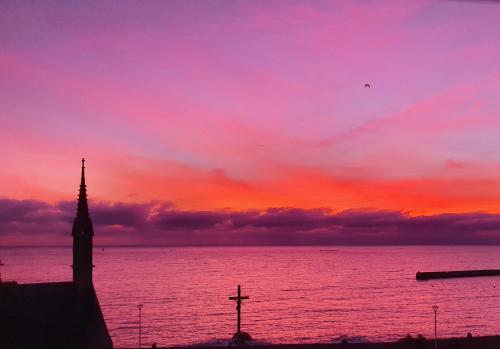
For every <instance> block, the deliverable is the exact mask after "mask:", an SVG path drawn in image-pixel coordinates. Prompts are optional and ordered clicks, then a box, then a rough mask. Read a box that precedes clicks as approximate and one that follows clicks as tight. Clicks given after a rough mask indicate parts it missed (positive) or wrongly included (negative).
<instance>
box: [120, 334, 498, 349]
mask: <svg viewBox="0 0 500 349" xmlns="http://www.w3.org/2000/svg"><path fill="white" fill-rule="evenodd" d="M437 347H438V349H499V348H500V335H495V336H478V337H472V338H467V337H452V338H441V339H439V338H438V340H437ZM142 348H143V349H145V348H151V345H149V346H146V345H143V346H142ZM156 348H157V349H160V348H162V349H228V348H240V349H241V348H249V349H250V348H255V349H433V348H434V339H426V340H425V343H417V341H416V340H415V338H414V341H411V342H409V341H405V339H401V340H398V341H396V342H365V343H359V342H357V343H349V342H346V343H290V344H255V345H253V344H249V345H226V346H222V345H213V346H212V345H192V346H189V345H184V346H167V347H162V346H157V347H156ZM114 349H138V348H137V347H116V348H114Z"/></svg>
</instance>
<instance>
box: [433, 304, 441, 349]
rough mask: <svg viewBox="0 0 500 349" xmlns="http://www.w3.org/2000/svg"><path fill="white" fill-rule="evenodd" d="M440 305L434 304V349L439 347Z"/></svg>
mask: <svg viewBox="0 0 500 349" xmlns="http://www.w3.org/2000/svg"><path fill="white" fill-rule="evenodd" d="M438 309H439V306H437V305H433V306H432V310H434V349H437V347H438V340H437V312H438Z"/></svg>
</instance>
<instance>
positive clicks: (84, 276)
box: [0, 159, 113, 349]
mask: <svg viewBox="0 0 500 349" xmlns="http://www.w3.org/2000/svg"><path fill="white" fill-rule="evenodd" d="M84 164H85V160H83V159H82V177H81V183H80V192H79V196H78V207H77V213H76V218H75V220H74V223H73V231H72V235H73V265H72V268H73V281H72V282H53V283H39V284H18V283H16V282H1V281H0V348H2V349H10V348H21V349H22V348H30V349H31V348H51V349H66V348H68V349H69V348H75V349H80V348H81V349H91V348H92V349H94V348H111V347H112V346H113V342H112V341H111V337H110V336H109V333H108V330H107V328H106V323H105V322H104V318H103V315H102V312H101V308H100V306H99V301H98V300H97V295H96V293H95V290H94V285H93V283H92V268H93V265H92V238H93V235H94V229H93V227H92V221H91V220H90V215H89V208H88V204H87V188H86V185H85V166H84Z"/></svg>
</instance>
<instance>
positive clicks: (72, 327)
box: [0, 282, 112, 349]
mask: <svg viewBox="0 0 500 349" xmlns="http://www.w3.org/2000/svg"><path fill="white" fill-rule="evenodd" d="M111 346H112V342H111V338H110V337H109V335H108V333H107V330H106V325H105V323H104V318H103V316H102V313H101V310H100V308H99V303H98V300H97V297H96V294H95V291H94V288H93V287H90V288H87V289H84V290H82V289H80V288H78V287H77V286H76V285H75V283H73V282H53V283H39V284H17V283H14V282H7V283H0V348H1V349H10V348H16V349H17V348H52V349H58V348H60V349H63V348H64V349H65V348H75V349H78V348H102V347H111Z"/></svg>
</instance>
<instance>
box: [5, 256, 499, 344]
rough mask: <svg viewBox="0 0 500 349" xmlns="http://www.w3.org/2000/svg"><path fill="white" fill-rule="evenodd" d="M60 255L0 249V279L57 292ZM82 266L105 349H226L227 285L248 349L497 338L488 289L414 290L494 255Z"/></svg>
mask: <svg viewBox="0 0 500 349" xmlns="http://www.w3.org/2000/svg"><path fill="white" fill-rule="evenodd" d="M71 253H72V252H71V248H66V247H55V248H45V247H44V248H5V247H4V248H0V259H1V261H2V262H3V264H4V265H3V266H1V267H0V271H1V276H2V279H3V280H4V281H5V280H15V281H17V282H19V283H34V282H51V281H68V280H70V279H71V268H70V264H71ZM94 264H95V268H94V285H95V288H96V291H97V295H98V298H99V302H100V305H101V308H102V311H103V313H104V318H105V320H106V324H107V327H108V329H109V331H110V334H111V336H112V339H113V342H114V345H115V347H131V346H137V345H138V338H139V325H140V328H141V329H140V332H141V337H142V344H143V346H151V344H152V343H157V345H158V346H160V345H161V346H181V345H197V344H214V345H220V344H225V343H228V340H229V339H230V338H231V336H232V335H233V334H234V332H235V331H236V304H235V302H234V301H231V300H229V298H228V297H230V296H235V295H236V292H237V285H241V290H242V295H243V296H248V297H249V299H248V300H244V301H243V304H242V307H241V328H242V330H244V331H246V332H249V333H250V334H251V335H252V337H253V338H254V340H255V342H256V343H317V342H322V343H331V342H339V341H341V340H342V339H344V338H345V339H347V340H348V341H350V342H373V341H393V340H398V339H400V338H402V337H405V336H407V335H408V334H410V335H412V336H415V335H418V334H422V335H424V336H425V337H427V338H434V330H435V326H436V329H437V335H438V337H455V336H460V337H463V336H466V335H467V333H468V332H470V333H471V334H472V335H473V336H479V335H495V334H499V333H500V311H499V309H500V277H477V278H463V279H447V280H433V281H417V280H416V279H415V273H416V272H417V271H443V270H461V269H500V246H450V247H444V246H412V247H407V246H404V247H348V246H343V247H337V246H307V247H104V248H101V247H99V248H95V249H94ZM140 304H141V305H142V307H141V308H139V307H138V306H139V305H140ZM434 305H437V306H439V308H438V310H437V312H436V314H435V313H434V310H433V308H432V307H433V306H434ZM139 311H140V318H141V319H140V320H139ZM435 315H436V318H435ZM435 320H436V322H435ZM139 322H140V324H139Z"/></svg>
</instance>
